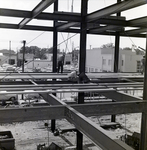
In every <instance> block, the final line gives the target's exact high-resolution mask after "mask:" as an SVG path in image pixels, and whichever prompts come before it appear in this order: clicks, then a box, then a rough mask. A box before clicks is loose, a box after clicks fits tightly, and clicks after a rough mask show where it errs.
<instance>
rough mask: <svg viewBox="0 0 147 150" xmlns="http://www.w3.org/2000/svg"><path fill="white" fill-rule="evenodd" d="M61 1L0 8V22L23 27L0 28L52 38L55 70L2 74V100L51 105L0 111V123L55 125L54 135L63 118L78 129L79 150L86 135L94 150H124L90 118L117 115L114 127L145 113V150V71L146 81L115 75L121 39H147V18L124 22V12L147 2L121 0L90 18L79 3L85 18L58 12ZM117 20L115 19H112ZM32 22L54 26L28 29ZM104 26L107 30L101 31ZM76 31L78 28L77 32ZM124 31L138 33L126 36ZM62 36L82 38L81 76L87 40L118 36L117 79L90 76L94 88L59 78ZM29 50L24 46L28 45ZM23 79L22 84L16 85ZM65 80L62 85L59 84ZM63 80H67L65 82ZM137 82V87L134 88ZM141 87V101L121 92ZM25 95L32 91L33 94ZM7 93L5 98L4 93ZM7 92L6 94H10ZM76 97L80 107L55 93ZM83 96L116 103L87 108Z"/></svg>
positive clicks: (146, 129) (144, 146)
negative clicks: (24, 98)
mask: <svg viewBox="0 0 147 150" xmlns="http://www.w3.org/2000/svg"><path fill="white" fill-rule="evenodd" d="M58 3H59V2H58V0H42V1H41V2H40V3H39V4H38V5H37V6H35V7H34V9H33V10H32V11H25V10H14V9H3V8H0V16H9V17H19V18H22V21H21V22H20V23H18V24H6V23H0V28H6V29H23V30H38V31H51V32H53V70H52V73H29V74H27V73H19V74H18V73H11V74H10V73H7V74H6V73H0V79H1V81H0V84H1V86H0V90H1V91H2V92H1V93H0V94H14V93H16V94H25V93H40V94H41V95H42V97H43V98H44V99H45V100H46V101H47V102H48V103H49V104H50V106H47V107H37V108H35V107H33V108H17V109H4V108H2V109H0V123H9V122H21V121H36V120H46V119H48V120H51V122H52V131H54V130H55V128H56V122H55V119H61V118H65V119H67V120H68V121H69V122H71V123H72V124H74V125H75V127H76V129H77V130H78V131H77V150H82V149H83V143H82V142H83V134H85V135H86V136H87V137H89V138H90V139H91V140H92V141H93V142H94V143H95V144H96V145H98V146H99V147H101V148H102V149H105V150H125V149H127V150H128V149H131V148H130V147H128V146H127V145H125V144H124V145H122V144H121V143H119V142H118V141H115V140H113V139H112V138H111V137H110V136H108V135H106V134H105V133H104V132H103V130H102V129H101V128H100V127H99V126H97V125H96V124H94V123H93V122H92V121H90V120H89V119H88V118H87V116H100V115H113V116H112V121H115V116H114V115H117V114H123V113H125V114H126V113H138V112H141V113H142V123H141V124H142V125H141V140H140V150H147V137H146V135H147V114H146V113H147V107H146V105H147V102H146V100H147V94H146V90H147V89H146V87H147V69H145V73H144V77H143V75H141V76H132V75H131V76H130V75H129V76H128V75H127V76H126V75H125V74H117V72H118V62H119V61H118V58H119V40H120V36H129V37H140V38H146V32H147V27H146V26H147V17H142V18H136V19H133V20H126V19H125V17H121V12H122V11H125V10H128V9H131V8H135V7H139V6H141V5H146V4H147V1H146V0H124V1H121V0H117V2H116V3H115V4H113V5H111V6H109V7H106V8H103V9H100V10H97V11H95V12H92V13H90V14H88V13H87V7H88V0H81V13H74V12H70V13H69V12H60V11H58ZM50 5H54V12H53V13H45V12H43V11H44V10H45V9H46V8H47V7H49V6H50ZM112 14H116V16H110V15H112ZM32 19H39V20H52V21H53V26H51V27H48V26H33V25H27V23H29V22H30V21H31V20H32ZM101 24H103V26H101ZM75 27H76V28H75ZM125 27H136V28H137V29H133V30H127V31H125V30H124V29H125ZM58 32H69V33H78V34H80V58H79V72H80V73H82V72H84V73H85V61H86V36H87V34H99V35H113V36H115V54H114V64H115V65H114V73H113V74H111V73H110V74H101V73H97V74H87V76H88V77H89V78H90V79H91V82H93V83H92V84H88V83H86V84H85V83H82V84H81V83H75V84H73V83H72V84H71V83H70V82H68V81H66V79H67V74H56V68H57V63H56V62H57V45H58V41H57V39H58ZM24 44H25V43H24ZM146 59H147V57H146ZM42 78H44V79H52V81H42V80H41V81H38V80H36V79H42ZM3 79H15V81H3ZM17 79H21V80H17ZM56 79H61V81H56ZM62 79H64V80H62ZM132 81H133V82H132ZM140 86H141V87H143V91H144V92H143V99H142V98H138V97H135V96H131V95H129V94H126V93H121V92H119V90H118V88H119V87H121V88H125V87H132V88H133V87H136V88H137V87H138V88H140ZM26 89H30V90H34V91H31V92H27V91H24V90H26ZM3 91H5V92H3ZM6 91H7V92H6ZM71 91H74V92H78V101H77V104H74V105H70V106H69V105H68V104H66V103H63V102H62V101H60V100H59V99H58V98H57V97H56V93H58V92H59V93H61V92H71ZM85 92H98V93H101V94H102V95H104V96H105V97H108V98H110V99H112V102H103V103H97V104H92V103H91V104H86V103H84V96H85V95H84V93H85Z"/></svg>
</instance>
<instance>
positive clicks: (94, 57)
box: [86, 48, 143, 72]
mask: <svg viewBox="0 0 147 150" xmlns="http://www.w3.org/2000/svg"><path fill="white" fill-rule="evenodd" d="M142 57H143V56H142V55H141V54H140V55H137V54H136V52H135V51H131V50H120V51H119V65H118V70H119V72H140V70H141V59H142ZM113 70H114V48H94V49H88V50H87V54H86V72H113Z"/></svg>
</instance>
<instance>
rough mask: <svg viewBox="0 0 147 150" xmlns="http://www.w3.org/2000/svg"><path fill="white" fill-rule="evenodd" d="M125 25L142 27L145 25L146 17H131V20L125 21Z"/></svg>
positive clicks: (146, 23) (146, 25) (146, 24)
mask: <svg viewBox="0 0 147 150" xmlns="http://www.w3.org/2000/svg"><path fill="white" fill-rule="evenodd" d="M127 26H129V27H130V26H132V27H136V26H140V27H141V26H142V27H147V17H141V18H137V19H133V20H128V21H127Z"/></svg>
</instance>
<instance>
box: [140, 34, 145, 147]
mask: <svg viewBox="0 0 147 150" xmlns="http://www.w3.org/2000/svg"><path fill="white" fill-rule="evenodd" d="M146 51H147V33H146ZM146 63H147V52H146V54H145V66H144V67H145V71H144V88H143V100H144V101H147V92H146V91H147V64H146ZM139 149H140V150H147V111H146V112H143V113H142V119H141V138H140V147H139Z"/></svg>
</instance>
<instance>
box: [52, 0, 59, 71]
mask: <svg viewBox="0 0 147 150" xmlns="http://www.w3.org/2000/svg"><path fill="white" fill-rule="evenodd" d="M55 11H58V0H56V1H55V3H54V12H55ZM56 22H57V21H54V31H53V72H57V48H58V47H57V45H58V42H57V40H58V32H57V29H56Z"/></svg>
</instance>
